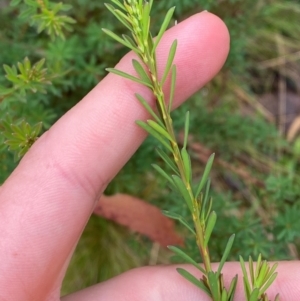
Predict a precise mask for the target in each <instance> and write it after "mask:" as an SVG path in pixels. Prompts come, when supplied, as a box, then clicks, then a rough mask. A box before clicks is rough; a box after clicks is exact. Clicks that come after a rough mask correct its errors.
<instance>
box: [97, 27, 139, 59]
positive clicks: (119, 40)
mask: <svg viewBox="0 0 300 301" xmlns="http://www.w3.org/2000/svg"><path fill="white" fill-rule="evenodd" d="M102 31H103V32H104V33H106V34H107V35H108V36H110V37H111V38H112V39H114V40H116V41H117V42H119V43H121V44H122V45H124V46H126V47H127V48H129V49H131V50H133V51H134V52H136V53H137V52H139V50H138V49H137V48H133V47H132V45H131V44H129V43H128V42H127V41H124V40H123V39H122V38H120V37H119V36H117V35H116V34H115V33H113V32H112V31H110V30H109V29H106V28H102Z"/></svg>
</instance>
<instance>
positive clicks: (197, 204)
mask: <svg viewBox="0 0 300 301" xmlns="http://www.w3.org/2000/svg"><path fill="white" fill-rule="evenodd" d="M112 2H113V4H114V5H115V6H113V5H110V4H106V7H107V8H108V9H109V10H110V12H111V13H112V14H113V15H114V16H115V17H116V18H117V19H118V20H119V21H120V22H121V23H122V24H123V25H124V26H125V27H126V28H127V29H128V30H129V32H130V33H131V35H130V36H128V35H125V34H123V35H122V37H120V36H118V35H116V34H115V33H113V32H112V31H110V30H108V29H103V30H104V32H105V33H106V34H108V35H109V36H110V37H111V38H113V39H115V40H116V41H118V42H119V43H121V44H123V45H124V46H126V47H128V48H129V49H131V50H132V51H133V52H134V53H135V54H136V55H137V59H133V60H132V64H133V67H134V69H135V71H136V73H137V76H134V75H130V74H127V73H124V72H123V71H121V70H117V69H112V68H108V69H107V71H109V72H111V73H114V74H117V75H119V76H123V77H125V78H126V79H129V80H132V81H134V82H137V83H140V84H142V85H144V86H146V87H148V88H149V89H150V90H151V91H152V93H153V95H154V96H155V103H156V108H155V110H153V109H152V108H151V107H150V105H149V104H148V102H147V100H145V99H144V97H143V96H142V95H140V94H136V98H137V99H138V100H139V101H140V103H141V105H143V106H144V108H145V109H146V110H147V111H148V113H149V114H150V115H151V117H152V119H149V120H147V122H143V121H137V122H136V123H137V124H138V125H139V126H140V127H142V128H143V129H144V130H145V131H147V132H148V133H149V134H150V135H152V136H153V137H154V138H155V139H156V140H157V141H158V142H160V144H161V145H162V147H163V148H158V149H157V152H158V154H159V156H160V158H161V159H162V160H163V161H164V163H165V165H166V166H168V167H169V168H170V169H171V174H168V173H167V172H166V170H164V168H162V167H160V166H159V165H156V164H153V165H152V166H153V168H154V169H155V170H156V171H157V172H158V173H159V174H160V175H161V176H163V177H164V178H165V179H166V180H167V182H168V184H169V185H170V186H171V188H172V189H173V190H174V191H176V192H177V194H178V195H180V196H181V198H182V200H183V201H184V202H185V203H186V205H187V207H188V209H189V211H190V214H191V215H192V220H193V226H191V225H189V224H188V223H187V222H186V221H185V220H184V218H183V217H182V216H180V215H178V214H174V213H172V212H169V211H165V214H166V215H167V216H168V217H171V218H173V219H176V220H179V221H180V222H181V223H182V225H184V226H185V227H186V228H187V229H188V230H189V231H190V232H191V233H192V234H193V236H194V238H195V240H196V243H197V246H198V248H199V251H200V254H201V258H202V260H203V265H200V264H198V263H197V262H196V261H195V260H193V259H192V258H191V257H190V256H189V255H187V254H186V253H185V252H184V251H183V250H181V249H179V248H177V247H175V246H170V247H169V248H170V249H171V250H172V251H173V252H174V253H176V254H177V255H178V256H180V257H182V258H183V259H184V260H186V261H187V262H188V263H191V264H192V265H194V266H195V267H196V268H197V269H198V270H200V271H201V272H202V273H203V276H202V278H200V279H198V278H197V277H195V276H194V275H192V274H190V273H189V272H188V271H187V270H184V269H182V268H178V269H177V271H178V272H179V273H180V274H181V275H182V276H183V277H185V278H186V279H187V280H189V281H190V282H191V283H193V284H195V285H196V286H197V287H199V288H200V289H202V290H203V291H204V292H205V293H207V295H208V296H210V297H211V299H212V300H214V301H232V300H233V298H234V294H235V290H236V284H237V280H238V277H237V276H235V277H234V278H233V279H232V280H231V283H230V286H229V288H226V287H225V285H224V279H223V274H222V268H223V266H224V263H225V262H226V260H227V258H228V255H229V252H230V250H231V248H232V245H233V242H234V235H232V236H231V237H230V238H229V240H228V243H227V245H226V247H225V250H224V252H223V256H222V258H221V261H220V263H219V267H218V269H217V270H216V271H214V270H213V269H212V267H211V260H210V251H209V241H210V238H211V234H212V232H213V230H214V227H215V224H216V221H217V214H216V212H215V211H213V210H212V205H213V202H212V199H211V198H210V196H209V188H210V181H209V173H210V170H211V167H212V163H213V158H214V155H211V157H210V158H209V161H208V162H207V165H206V168H205V170H204V173H203V175H202V178H201V180H200V182H199V184H198V185H197V186H196V187H195V189H193V180H192V174H193V173H192V166H191V158H190V156H189V153H188V151H187V144H188V133H189V122H190V119H189V112H187V113H186V115H185V125H184V141H183V146H182V147H181V148H180V147H179V145H178V143H177V141H176V136H175V134H174V128H173V125H172V123H173V122H172V118H171V110H172V105H173V98H174V94H175V93H176V92H175V86H176V72H177V71H176V65H174V64H173V60H174V57H175V55H176V47H177V40H174V42H173V43H172V45H171V47H170V51H169V55H168V59H167V62H166V66H165V69H164V72H163V75H162V77H161V78H159V77H158V72H157V59H156V49H157V46H158V45H159V42H160V40H161V38H162V36H163V34H164V32H165V30H166V29H167V27H168V25H169V23H170V20H171V18H172V15H173V13H174V9H175V7H173V8H171V9H169V10H168V12H167V14H166V17H165V19H164V21H163V23H162V25H161V28H160V30H159V32H158V34H157V36H156V38H155V39H153V37H152V35H151V32H150V24H151V18H150V12H151V8H152V5H153V1H151V0H150V1H149V2H147V1H146V2H144V1H143V0H125V1H123V2H120V1H118V0H112ZM169 76H170V77H171V85H170V92H169V93H170V96H169V98H168V99H166V97H165V94H164V92H163V87H164V84H165V82H166V80H167V78H168V77H169ZM240 263H241V268H242V271H243V275H244V277H243V283H244V290H245V299H246V300H247V301H258V300H261V301H269V299H268V296H267V294H266V290H267V289H268V288H269V286H270V285H271V284H272V282H273V281H274V280H275V278H276V276H277V273H276V272H275V270H276V266H277V265H276V264H275V265H273V266H270V265H269V264H268V263H267V261H262V259H261V255H259V257H258V260H257V265H256V266H254V264H253V260H252V258H251V257H250V258H249V275H248V272H247V270H246V267H245V262H244V260H243V258H242V257H240ZM278 300H279V295H277V296H276V297H275V301H278Z"/></svg>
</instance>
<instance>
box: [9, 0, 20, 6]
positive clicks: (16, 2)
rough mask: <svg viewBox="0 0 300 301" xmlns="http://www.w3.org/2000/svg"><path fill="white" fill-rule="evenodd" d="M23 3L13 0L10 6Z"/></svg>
mask: <svg viewBox="0 0 300 301" xmlns="http://www.w3.org/2000/svg"><path fill="white" fill-rule="evenodd" d="M21 1H22V0H12V1H11V2H10V6H17V5H19V4H20V2H21Z"/></svg>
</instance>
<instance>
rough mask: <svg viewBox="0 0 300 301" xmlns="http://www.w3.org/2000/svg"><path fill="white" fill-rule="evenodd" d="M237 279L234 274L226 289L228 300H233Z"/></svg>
mask: <svg viewBox="0 0 300 301" xmlns="http://www.w3.org/2000/svg"><path fill="white" fill-rule="evenodd" d="M237 281H238V275H235V277H234V278H233V279H232V281H231V283H230V287H229V290H228V297H229V298H228V301H233V298H234V295H235V291H236V285H237Z"/></svg>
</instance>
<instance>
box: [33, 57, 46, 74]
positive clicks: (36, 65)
mask: <svg viewBox="0 0 300 301" xmlns="http://www.w3.org/2000/svg"><path fill="white" fill-rule="evenodd" d="M45 61H46V59H45V58H43V59H41V60H39V61H38V62H36V63H35V64H34V66H33V67H34V68H35V69H36V70H37V71H41V69H42V67H43V66H44V64H45Z"/></svg>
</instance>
